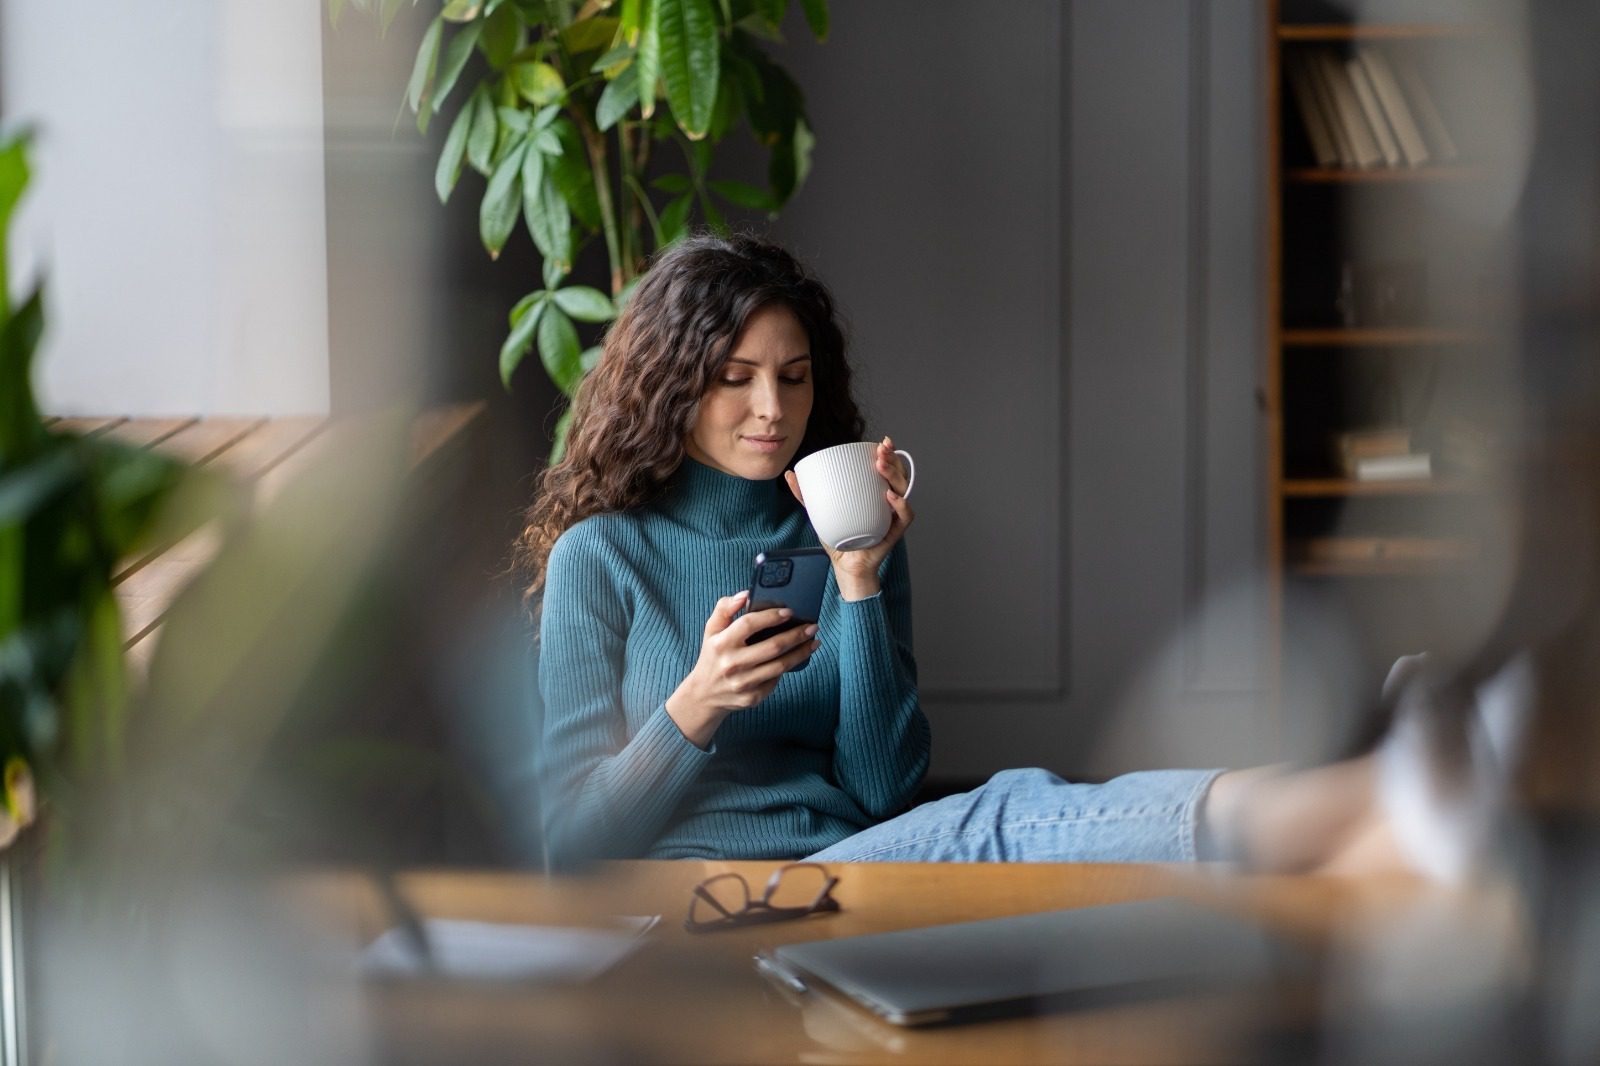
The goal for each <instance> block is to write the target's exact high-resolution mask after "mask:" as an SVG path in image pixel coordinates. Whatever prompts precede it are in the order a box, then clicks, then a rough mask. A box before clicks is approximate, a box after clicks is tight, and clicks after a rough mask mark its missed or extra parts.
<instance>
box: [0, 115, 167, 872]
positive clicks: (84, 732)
mask: <svg viewBox="0 0 1600 1066" xmlns="http://www.w3.org/2000/svg"><path fill="white" fill-rule="evenodd" d="M27 151H28V137H27V135H26V134H21V133H16V134H9V135H7V134H0V765H3V766H4V782H5V789H4V794H3V796H0V841H3V842H5V843H9V842H10V839H11V837H12V836H13V835H14V834H15V833H16V832H17V831H18V830H20V829H21V828H22V827H23V826H24V825H25V824H26V823H27V822H28V821H29V820H31V818H32V815H33V790H34V785H35V783H37V785H38V787H39V789H40V791H41V792H42V794H43V795H44V796H57V797H60V796H70V795H72V794H73V793H74V792H76V791H81V789H82V788H83V787H84V786H86V785H87V784H88V783H90V782H97V783H98V782H102V781H104V780H106V779H107V778H110V777H114V776H115V775H116V774H117V773H118V771H119V769H120V765H119V764H120V761H121V758H122V755H123V752H124V733H125V729H126V718H127V710H128V702H129V701H128V681H127V674H126V670H125V665H124V660H123V655H122V628H121V624H120V620H119V615H118V611H117V604H116V600H115V599H114V597H113V595H112V574H113V571H114V568H115V566H116V565H117V563H118V562H119V561H120V560H122V559H124V558H126V557H128V556H129V555H130V554H131V553H132V552H133V551H134V549H135V548H136V547H137V546H138V545H139V544H140V543H141V541H143V540H144V539H145V538H146V537H147V536H148V535H149V534H151V533H152V532H153V530H154V529H155V525H156V522H157V517H158V513H159V512H160V511H161V508H162V505H163V503H164V502H165V501H166V500H167V499H168V498H169V497H170V496H171V494H172V493H173V491H174V490H175V489H176V487H177V486H178V484H179V482H180V479H181V478H182V477H183V475H184V469H185V468H184V467H183V466H182V465H181V464H179V463H177V462H175V461H173V460H171V459H168V458H166V457H163V456H161V455H158V454H156V453H153V452H149V451H143V450H140V449H137V448H131V447H126V446H123V445H120V444H118V443H116V442H114V441H109V440H103V439H93V438H86V437H81V436H76V435H73V434H69V433H53V432H51V431H49V429H47V428H46V425H45V423H44V421H43V419H42V418H41V417H40V414H39V410H38V406H37V403H36V401H35V400H34V395H33V388H32V363H33V356H34V352H35V350H36V348H37V346H38V342H39V338H40V336H41V334H42V333H43V330H44V299H43V292H42V286H36V287H34V288H33V290H32V291H31V292H30V293H29V294H28V295H27V296H26V297H25V298H24V299H22V300H21V301H20V302H19V303H17V304H15V305H13V303H12V301H11V297H10V292H11V288H10V279H9V278H8V277H7V273H6V266H7V262H8V259H7V240H6V238H7V233H8V230H9V225H10V220H11V214H12V211H13V209H14V208H15V207H16V205H17V202H18V201H19V200H20V199H21V197H22V193H23V190H24V189H25V188H26V186H27V183H28V178H29V172H28V162H27Z"/></svg>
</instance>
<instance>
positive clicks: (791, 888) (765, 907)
mask: <svg viewBox="0 0 1600 1066" xmlns="http://www.w3.org/2000/svg"><path fill="white" fill-rule="evenodd" d="M838 883H839V879H838V878H837V877H834V876H833V875H832V874H830V873H829V872H828V871H827V870H826V869H825V868H824V867H821V866H818V865H817V864H816V863H814V862H791V863H789V864H788V865H787V866H780V867H778V868H777V869H776V870H774V871H773V873H772V876H771V877H770V878H768V879H767V888H766V891H765V892H763V893H762V894H761V898H760V899H751V898H750V883H749V882H748V881H746V880H745V879H744V878H743V877H741V876H740V875H739V874H718V875H717V876H715V877H708V878H706V879H705V880H704V881H701V882H700V883H699V884H698V885H695V886H694V898H692V899H691V900H690V901H689V917H688V918H686V919H684V922H683V927H684V928H685V929H687V930H689V932H691V933H706V932H710V931H711V930H713V929H737V928H739V927H741V926H746V925H760V924H762V923H765V922H781V921H784V920H785V919H788V918H804V917H805V916H806V915H808V914H822V913H826V912H828V911H836V910H838V909H839V901H838V900H836V899H834V898H833V886H834V885H836V884H838Z"/></svg>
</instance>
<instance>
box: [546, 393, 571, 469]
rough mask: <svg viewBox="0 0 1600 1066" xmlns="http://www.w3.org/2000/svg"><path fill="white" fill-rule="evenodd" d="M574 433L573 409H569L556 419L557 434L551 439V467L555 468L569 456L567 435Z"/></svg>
mask: <svg viewBox="0 0 1600 1066" xmlns="http://www.w3.org/2000/svg"><path fill="white" fill-rule="evenodd" d="M571 431H572V408H571V407H568V408H567V409H566V410H565V411H562V412H561V417H560V418H558V419H556V428H555V432H554V433H553V434H552V435H551V438H550V465H551V466H555V465H556V464H557V463H559V462H560V461H561V457H562V456H563V455H566V454H567V434H568V433H570V432H571Z"/></svg>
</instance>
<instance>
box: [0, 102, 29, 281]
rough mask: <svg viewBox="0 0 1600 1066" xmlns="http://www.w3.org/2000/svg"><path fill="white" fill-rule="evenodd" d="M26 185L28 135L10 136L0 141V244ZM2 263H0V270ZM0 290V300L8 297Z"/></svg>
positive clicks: (3, 241) (3, 239) (2, 267)
mask: <svg viewBox="0 0 1600 1066" xmlns="http://www.w3.org/2000/svg"><path fill="white" fill-rule="evenodd" d="M27 186H28V137H27V135H26V134H23V135H18V136H14V137H11V138H9V139H7V140H6V141H4V142H3V143H0V246H3V245H4V243H5V234H6V232H7V231H8V228H9V227H10V225H11V212H12V211H14V210H15V209H16V206H17V201H18V200H21V199H22V190H23V189H25V188H27ZM3 269H4V265H3V264H0V270H3ZM9 295H10V294H9V293H8V292H5V291H3V290H0V301H4V300H5V299H6V298H7V297H9Z"/></svg>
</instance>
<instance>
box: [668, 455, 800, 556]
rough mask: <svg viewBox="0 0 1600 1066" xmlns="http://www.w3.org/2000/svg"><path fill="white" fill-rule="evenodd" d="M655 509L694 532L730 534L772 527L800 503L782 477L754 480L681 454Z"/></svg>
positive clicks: (793, 510) (792, 511) (717, 534)
mask: <svg viewBox="0 0 1600 1066" xmlns="http://www.w3.org/2000/svg"><path fill="white" fill-rule="evenodd" d="M658 506H659V508H660V509H661V510H662V511H663V512H665V513H666V514H668V515H670V516H671V517H673V518H676V519H677V520H679V521H681V522H683V523H685V524H686V525H689V526H691V527H693V528H695V529H699V530H702V531H703V532H706V533H710V534H712V535H716V536H731V535H737V534H739V533H742V532H744V533H747V532H751V531H753V530H763V529H769V528H771V527H773V526H776V525H777V524H778V523H780V522H782V521H783V520H784V519H785V518H788V517H789V516H790V515H792V514H794V512H795V511H796V510H797V509H798V508H799V506H800V505H799V503H798V502H796V500H795V498H794V495H793V494H792V493H791V492H790V491H789V486H788V485H787V484H785V483H784V480H783V478H781V477H776V478H772V479H770V480H767V481H752V480H750V479H749V478H742V477H738V476H737V475H734V474H725V473H723V472H722V471H721V470H718V469H716V468H715V467H711V466H707V465H705V464H704V463H701V462H698V461H697V460H694V459H691V458H689V457H688V456H684V458H683V462H682V464H680V465H679V467H678V469H677V470H675V471H674V472H673V474H672V476H671V477H670V478H668V479H667V484H666V487H665V490H664V491H663V493H662V495H661V499H660V503H659V504H658Z"/></svg>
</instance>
